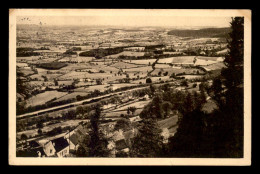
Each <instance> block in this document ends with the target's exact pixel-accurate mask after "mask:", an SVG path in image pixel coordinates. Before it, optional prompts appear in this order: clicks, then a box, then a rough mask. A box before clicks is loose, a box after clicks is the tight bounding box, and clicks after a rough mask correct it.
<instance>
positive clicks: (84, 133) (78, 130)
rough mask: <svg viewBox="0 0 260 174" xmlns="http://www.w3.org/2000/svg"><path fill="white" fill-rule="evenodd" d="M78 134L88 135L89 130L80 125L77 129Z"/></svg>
mask: <svg viewBox="0 0 260 174" xmlns="http://www.w3.org/2000/svg"><path fill="white" fill-rule="evenodd" d="M77 132H79V133H81V134H83V135H86V134H87V133H88V132H87V130H86V129H85V128H84V127H83V126H82V125H79V126H78V127H77Z"/></svg>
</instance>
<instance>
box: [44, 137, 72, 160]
mask: <svg viewBox="0 0 260 174" xmlns="http://www.w3.org/2000/svg"><path fill="white" fill-rule="evenodd" d="M43 150H44V152H45V154H46V155H47V156H48V157H53V156H58V157H64V156H67V155H68V154H69V143H68V141H67V140H66V139H65V138H64V137H60V138H56V139H53V140H50V141H48V142H47V143H46V144H45V145H44V147H43Z"/></svg>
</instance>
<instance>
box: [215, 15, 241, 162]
mask: <svg viewBox="0 0 260 174" xmlns="http://www.w3.org/2000/svg"><path fill="white" fill-rule="evenodd" d="M230 24H231V29H232V31H231V32H230V33H229V36H230V39H229V40H228V49H229V51H228V54H227V55H226V56H225V59H224V64H225V65H226V68H223V69H222V72H221V75H222V76H223V78H224V79H223V84H224V86H225V88H226V92H225V93H224V94H223V97H224V98H225V102H224V104H219V105H220V106H221V108H220V110H221V113H220V116H219V117H224V118H225V122H224V123H223V124H224V125H223V127H226V128H228V129H229V132H230V134H229V136H228V137H227V138H226V140H225V141H223V142H222V144H224V147H223V155H226V156H231V157H243V136H244V135H243V133H244V114H243V113H244V110H243V108H244V97H243V96H244V87H243V75H244V71H243V69H244V67H243V62H244V18H243V17H235V18H232V21H231V23H230ZM221 101H222V100H220V101H219V102H221ZM224 118H223V119H224ZM218 133H219V134H218V136H227V135H223V134H224V131H223V132H221V131H219V132H218Z"/></svg>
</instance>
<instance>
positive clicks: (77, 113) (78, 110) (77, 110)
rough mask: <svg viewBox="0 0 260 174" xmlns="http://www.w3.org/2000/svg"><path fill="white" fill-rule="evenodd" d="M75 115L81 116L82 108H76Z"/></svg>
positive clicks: (82, 113)
mask: <svg viewBox="0 0 260 174" xmlns="http://www.w3.org/2000/svg"><path fill="white" fill-rule="evenodd" d="M76 115H80V116H83V115H84V109H83V107H82V106H78V107H77V108H76Z"/></svg>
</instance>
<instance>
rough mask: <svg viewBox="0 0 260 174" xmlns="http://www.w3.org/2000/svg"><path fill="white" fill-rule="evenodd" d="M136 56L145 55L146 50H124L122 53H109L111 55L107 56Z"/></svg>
mask: <svg viewBox="0 0 260 174" xmlns="http://www.w3.org/2000/svg"><path fill="white" fill-rule="evenodd" d="M121 55H123V56H135V57H138V56H143V55H144V52H134V51H123V52H121V53H118V54H113V55H109V56H106V57H107V58H118V57H119V56H121Z"/></svg>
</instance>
